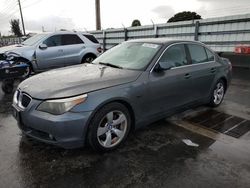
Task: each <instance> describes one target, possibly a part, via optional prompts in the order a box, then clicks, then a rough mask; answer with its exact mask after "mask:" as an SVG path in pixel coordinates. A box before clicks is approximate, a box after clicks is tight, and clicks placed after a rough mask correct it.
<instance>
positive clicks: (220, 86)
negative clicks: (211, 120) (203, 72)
mask: <svg viewBox="0 0 250 188" xmlns="http://www.w3.org/2000/svg"><path fill="white" fill-rule="evenodd" d="M225 90H226V88H225V83H224V81H223V80H219V81H218V82H217V83H216V85H215V87H214V90H213V93H212V96H211V98H210V103H209V104H210V106H212V107H217V106H219V105H220V104H221V103H222V101H223V98H224V95H225Z"/></svg>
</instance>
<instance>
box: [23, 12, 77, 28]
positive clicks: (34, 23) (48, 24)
mask: <svg viewBox="0 0 250 188" xmlns="http://www.w3.org/2000/svg"><path fill="white" fill-rule="evenodd" d="M25 25H26V30H28V31H33V32H34V31H35V32H41V31H42V27H43V28H44V30H45V31H55V30H60V29H67V30H73V29H74V27H75V24H74V22H73V20H72V19H71V18H63V17H59V16H54V15H51V16H47V17H44V18H41V19H39V20H27V21H26V23H25Z"/></svg>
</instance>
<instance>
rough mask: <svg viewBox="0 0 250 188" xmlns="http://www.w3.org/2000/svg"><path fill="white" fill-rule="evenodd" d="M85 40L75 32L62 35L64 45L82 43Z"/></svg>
mask: <svg viewBox="0 0 250 188" xmlns="http://www.w3.org/2000/svg"><path fill="white" fill-rule="evenodd" d="M82 43H83V41H82V40H81V39H80V38H79V37H78V36H77V35H74V34H68V35H62V45H73V44H82Z"/></svg>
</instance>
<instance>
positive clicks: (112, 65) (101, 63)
mask: <svg viewBox="0 0 250 188" xmlns="http://www.w3.org/2000/svg"><path fill="white" fill-rule="evenodd" d="M99 64H100V65H106V66H109V67H114V68H118V69H123V67H121V66H119V65H114V64H111V63H103V62H100V63H99Z"/></svg>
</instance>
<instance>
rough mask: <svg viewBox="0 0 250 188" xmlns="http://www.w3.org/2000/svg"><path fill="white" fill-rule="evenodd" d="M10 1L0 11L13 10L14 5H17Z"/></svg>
mask: <svg viewBox="0 0 250 188" xmlns="http://www.w3.org/2000/svg"><path fill="white" fill-rule="evenodd" d="M10 2H11V3H10V4H8V5H7V6H5V8H3V9H2V10H0V13H8V12H9V11H10V10H13V9H14V8H15V7H17V2H13V1H10Z"/></svg>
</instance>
